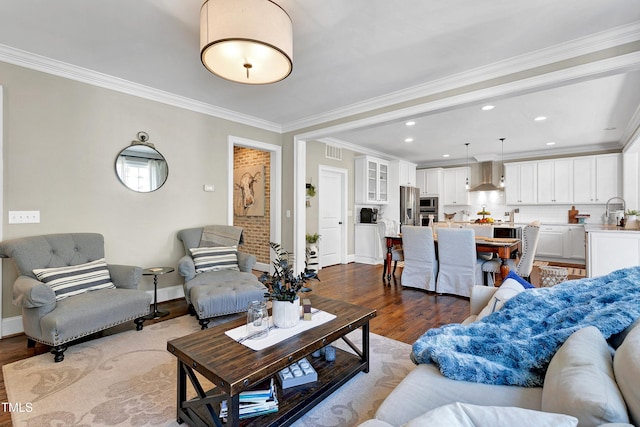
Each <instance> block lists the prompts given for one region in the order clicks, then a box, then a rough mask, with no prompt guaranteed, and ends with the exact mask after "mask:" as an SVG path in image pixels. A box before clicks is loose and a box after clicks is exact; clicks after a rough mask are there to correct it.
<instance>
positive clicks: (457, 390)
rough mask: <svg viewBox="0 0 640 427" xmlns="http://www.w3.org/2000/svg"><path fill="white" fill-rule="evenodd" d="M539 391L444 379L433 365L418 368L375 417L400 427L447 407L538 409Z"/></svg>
mask: <svg viewBox="0 0 640 427" xmlns="http://www.w3.org/2000/svg"><path fill="white" fill-rule="evenodd" d="M541 396H542V388H540V387H518V386H506V385H489V384H481V383H474V382H469V381H456V380H452V379H450V378H447V377H445V376H443V375H442V374H441V373H440V371H439V370H438V368H437V367H436V366H435V365H424V364H423V365H418V366H416V368H415V369H413V370H412V371H411V372H410V373H409V374H408V375H407V376H406V377H405V378H404V379H403V380H402V381H401V382H400V384H398V386H397V387H396V388H395V389H394V390H393V391H392V392H391V393H390V394H389V396H388V397H387V398H386V399H385V400H384V402H382V404H381V405H380V407H379V408H378V410H377V411H376V415H375V417H376V418H377V419H379V420H381V421H385V422H388V423H389V424H392V425H394V426H400V425H402V424H404V423H406V422H408V421H409V420H411V419H412V418H415V417H417V416H419V415H422V414H424V413H425V412H427V411H430V410H432V409H435V408H438V407H440V406H443V405H448V404H450V403H455V402H462V403H471V404H474V405H485V406H517V407H520V408H527V409H535V410H539V409H540V400H541Z"/></svg>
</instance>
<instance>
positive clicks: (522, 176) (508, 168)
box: [504, 162, 538, 205]
mask: <svg viewBox="0 0 640 427" xmlns="http://www.w3.org/2000/svg"><path fill="white" fill-rule="evenodd" d="M504 169H505V180H506V185H505V193H506V194H505V201H506V203H507V205H527V204H529V205H531V204H535V203H536V202H537V201H538V197H537V196H538V195H537V188H538V173H537V172H538V168H537V163H536V162H524V163H507V164H505V165H504Z"/></svg>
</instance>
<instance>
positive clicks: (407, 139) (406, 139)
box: [404, 138, 413, 142]
mask: <svg viewBox="0 0 640 427" xmlns="http://www.w3.org/2000/svg"><path fill="white" fill-rule="evenodd" d="M404 142H413V138H405V139H404Z"/></svg>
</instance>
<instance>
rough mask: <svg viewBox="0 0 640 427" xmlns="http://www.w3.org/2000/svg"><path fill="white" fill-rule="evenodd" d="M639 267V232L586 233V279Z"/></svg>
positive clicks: (604, 231) (610, 231) (605, 231)
mask: <svg viewBox="0 0 640 427" xmlns="http://www.w3.org/2000/svg"><path fill="white" fill-rule="evenodd" d="M637 265H640V232H637V231H628V230H609V231H607V230H603V231H590V232H588V233H587V277H597V276H602V275H605V274H608V273H611V272H612V271H614V270H618V269H621V268H626V267H634V266H637Z"/></svg>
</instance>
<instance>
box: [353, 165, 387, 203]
mask: <svg viewBox="0 0 640 427" xmlns="http://www.w3.org/2000/svg"><path fill="white" fill-rule="evenodd" d="M355 175H356V176H355V181H356V194H355V199H356V203H360V204H387V203H388V202H389V163H388V162H387V161H386V160H382V159H377V158H375V157H371V156H361V157H356V159H355Z"/></svg>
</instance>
